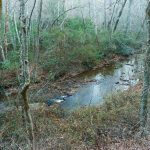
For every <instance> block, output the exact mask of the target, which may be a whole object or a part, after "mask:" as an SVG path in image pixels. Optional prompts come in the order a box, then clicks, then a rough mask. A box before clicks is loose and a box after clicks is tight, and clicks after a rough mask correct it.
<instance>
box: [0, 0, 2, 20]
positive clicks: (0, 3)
mask: <svg viewBox="0 0 150 150" xmlns="http://www.w3.org/2000/svg"><path fill="white" fill-rule="evenodd" d="M1 16H2V0H0V18H1Z"/></svg>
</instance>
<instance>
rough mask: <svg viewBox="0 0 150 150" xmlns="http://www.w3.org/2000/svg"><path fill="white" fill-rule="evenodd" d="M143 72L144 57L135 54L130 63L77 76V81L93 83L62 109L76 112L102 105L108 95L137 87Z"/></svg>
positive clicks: (81, 88) (69, 99)
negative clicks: (82, 108)
mask: <svg viewBox="0 0 150 150" xmlns="http://www.w3.org/2000/svg"><path fill="white" fill-rule="evenodd" d="M142 70H143V56H142V55H140V54H134V55H133V56H131V57H130V58H129V59H128V61H124V62H118V63H116V64H113V65H110V66H108V67H104V68H102V69H97V70H91V71H87V72H84V73H82V74H80V75H79V76H77V77H76V80H78V79H82V80H91V81H93V82H88V83H87V84H85V85H82V86H81V87H80V88H79V89H78V91H77V92H76V93H75V94H73V95H72V96H70V97H68V98H67V99H66V100H65V101H64V102H63V103H62V104H61V107H62V108H63V109H68V110H74V109H76V108H80V107H84V106H94V105H99V104H102V103H103V102H104V97H106V96H107V95H110V94H112V93H115V92H119V91H124V90H127V89H129V88H130V87H132V86H135V85H136V84H137V83H138V82H139V74H140V73H141V72H142Z"/></svg>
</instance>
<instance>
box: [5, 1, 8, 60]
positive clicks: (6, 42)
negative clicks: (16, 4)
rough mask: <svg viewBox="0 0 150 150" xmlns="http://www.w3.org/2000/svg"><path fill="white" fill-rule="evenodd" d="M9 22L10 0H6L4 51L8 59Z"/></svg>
mask: <svg viewBox="0 0 150 150" xmlns="http://www.w3.org/2000/svg"><path fill="white" fill-rule="evenodd" d="M8 24H9V17H8V0H6V8H5V29H4V53H5V58H6V59H7V51H8V40H7V34H8V26H9V25H8Z"/></svg>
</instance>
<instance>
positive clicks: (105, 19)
mask: <svg viewBox="0 0 150 150" xmlns="http://www.w3.org/2000/svg"><path fill="white" fill-rule="evenodd" d="M106 24H107V14H106V1H105V0H104V28H105V29H106Z"/></svg>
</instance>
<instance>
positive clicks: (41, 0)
mask: <svg viewBox="0 0 150 150" xmlns="http://www.w3.org/2000/svg"><path fill="white" fill-rule="evenodd" d="M42 6H43V0H40V5H39V10H38V21H37V40H36V53H35V71H34V80H36V79H37V65H38V60H39V51H40V23H41V16H42Z"/></svg>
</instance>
